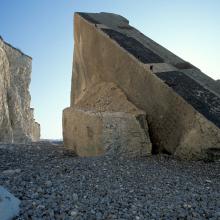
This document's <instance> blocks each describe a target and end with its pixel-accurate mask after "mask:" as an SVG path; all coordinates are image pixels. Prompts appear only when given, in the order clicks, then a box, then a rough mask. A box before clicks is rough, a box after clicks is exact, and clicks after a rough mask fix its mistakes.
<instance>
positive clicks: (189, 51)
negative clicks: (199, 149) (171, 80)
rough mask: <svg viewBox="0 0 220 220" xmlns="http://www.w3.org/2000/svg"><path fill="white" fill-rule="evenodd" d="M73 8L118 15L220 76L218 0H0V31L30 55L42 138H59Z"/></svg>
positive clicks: (67, 93) (65, 102) (66, 103)
mask: <svg viewBox="0 0 220 220" xmlns="http://www.w3.org/2000/svg"><path fill="white" fill-rule="evenodd" d="M75 11H86V12H103V11H105V12H114V13H118V14H121V15H123V16H125V17H126V18H128V19H129V20H130V23H131V25H133V26H135V27H136V28H137V29H139V30H140V31H141V32H143V33H144V34H145V35H147V36H148V37H150V38H152V39H153V40H155V41H156V42H158V43H160V44H161V45H163V46H165V47H166V48H168V49H169V50H171V51H172V52H174V53H175V54H177V55H178V56H180V57H182V58H183V59H185V60H187V61H189V62H191V63H192V64H194V65H195V66H197V67H199V68H200V69H201V70H202V71H203V72H205V73H206V74H208V75H209V76H211V77H212V78H214V79H218V78H220V70H219V63H220V0H182V1H181V0H0V35H1V36H2V37H3V38H4V40H5V41H7V42H9V43H10V44H12V45H13V46H15V47H18V48H19V49H21V50H22V51H23V52H25V53H26V54H28V55H30V56H32V57H33V72H32V82H31V88H30V91H31V96H32V106H33V107H34V108H35V117H36V119H37V121H38V122H39V123H40V124H41V133H42V138H62V110H63V109H64V108H65V107H68V106H69V100H70V88H71V85H70V84H71V75H72V55H73V13H74V12H75Z"/></svg>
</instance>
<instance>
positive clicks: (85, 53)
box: [63, 13, 220, 159]
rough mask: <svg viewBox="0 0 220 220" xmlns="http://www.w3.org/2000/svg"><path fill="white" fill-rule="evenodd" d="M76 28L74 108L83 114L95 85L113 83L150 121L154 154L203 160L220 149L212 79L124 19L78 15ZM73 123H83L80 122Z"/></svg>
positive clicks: (216, 88)
mask: <svg viewBox="0 0 220 220" xmlns="http://www.w3.org/2000/svg"><path fill="white" fill-rule="evenodd" d="M74 28H75V32H74V39H75V50H74V66H73V77H72V91H71V107H70V108H72V109H74V108H76V107H78V108H82V106H80V105H79V103H80V100H82V99H86V98H89V96H88V93H89V91H90V90H91V88H93V87H94V85H97V84H100V83H102V82H108V83H114V84H115V85H116V86H117V87H118V88H120V89H121V91H122V92H123V94H124V95H125V97H126V98H127V99H128V100H129V102H130V103H132V105H134V106H135V107H136V108H137V109H140V110H141V111H143V112H144V114H145V115H146V119H147V125H148V126H147V127H149V133H150V135H149V136H150V140H151V142H152V145H153V151H154V152H157V151H158V152H162V151H166V152H169V153H171V154H174V155H176V156H178V157H181V158H187V159H194V158H195V159H199V158H205V157H206V156H207V152H208V151H209V149H211V148H217V149H218V148H220V130H219V125H220V124H219V118H220V117H219V116H220V115H219V111H218V109H219V108H220V98H219V94H220V92H219V91H220V90H219V86H218V85H217V83H216V82H215V81H214V80H213V79H211V78H209V77H208V76H206V75H205V74H204V73H202V72H201V71H200V70H199V69H198V68H196V67H195V66H193V65H192V64H190V63H189V62H186V61H184V60H182V59H181V58H179V57H178V56H176V55H174V54H173V53H171V52H170V51H168V50H167V49H166V48H164V47H162V46H160V45H159V44H157V43H156V42H154V41H153V40H151V39H150V38H148V37H146V36H144V35H143V34H141V33H140V32H139V31H137V30H136V29H135V28H133V27H131V26H130V25H129V23H128V21H127V20H126V19H125V18H123V17H121V16H119V15H115V14H109V13H100V14H89V13H76V14H75V23H74ZM116 105H117V103H116ZM90 108H91V109H92V110H97V109H96V108H94V107H92V105H91V106H90ZM91 109H90V110H91ZM71 111H73V110H65V111H64V115H63V118H64V126H63V134H64V144H65V145H66V146H70V145H71V144H70V143H69V142H68V143H67V139H68V140H70V139H71V138H72V139H74V133H73V132H71V131H70V130H71V129H67V127H66V124H68V121H70V118H71V116H70V115H69V114H70V112H71ZM67 112H68V114H67ZM68 118H69V119H68ZM71 123H74V124H75V125H76V124H77V123H80V117H79V118H78V120H77V119H76V120H74V121H72V122H71ZM71 123H70V124H69V125H68V126H71ZM94 129H95V128H94ZM147 132H148V129H147ZM75 138H77V137H75ZM88 146H89V144H88ZM72 148H73V149H74V147H72ZM78 148H80V144H79V145H78ZM74 150H76V149H74Z"/></svg>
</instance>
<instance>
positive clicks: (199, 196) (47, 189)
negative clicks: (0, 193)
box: [0, 143, 220, 220]
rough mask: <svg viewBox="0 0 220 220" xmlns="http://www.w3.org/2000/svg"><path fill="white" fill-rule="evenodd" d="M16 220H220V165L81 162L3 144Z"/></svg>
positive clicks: (45, 147)
mask: <svg viewBox="0 0 220 220" xmlns="http://www.w3.org/2000/svg"><path fill="white" fill-rule="evenodd" d="M0 161H1V162H0V173H1V175H0V185H2V186H3V187H5V188H6V189H8V190H9V191H10V192H11V193H13V194H14V195H15V196H16V197H17V198H19V199H20V200H21V212H20V215H19V216H18V217H17V218H16V219H67V220H68V219H88V220H92V219H121V220H122V219H132V220H133V219H134V220H138V219H220V162H219V161H217V162H209V163H205V162H202V161H197V162H187V161H178V160H175V159H174V158H172V157H171V156H167V155H157V156H152V157H148V158H138V159H132V160H128V159H116V158H109V157H106V156H103V157H93V158H79V157H76V156H75V155H74V154H71V153H70V152H68V151H67V150H64V149H63V147H62V146H61V145H53V144H50V143H35V144H32V145H0Z"/></svg>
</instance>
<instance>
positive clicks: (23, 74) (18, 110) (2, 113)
mask: <svg viewBox="0 0 220 220" xmlns="http://www.w3.org/2000/svg"><path fill="white" fill-rule="evenodd" d="M31 65H32V59H31V57H29V56H27V55H25V54H23V53H22V52H21V51H19V50H18V49H16V48H14V47H12V46H11V45H9V44H7V43H6V42H4V41H3V39H2V38H0V142H14V143H25V142H29V141H37V140H39V138H40V125H39V124H38V123H37V122H35V120H34V116H33V109H31V108H30V100H31V97H30V93H29V85H30V80H31Z"/></svg>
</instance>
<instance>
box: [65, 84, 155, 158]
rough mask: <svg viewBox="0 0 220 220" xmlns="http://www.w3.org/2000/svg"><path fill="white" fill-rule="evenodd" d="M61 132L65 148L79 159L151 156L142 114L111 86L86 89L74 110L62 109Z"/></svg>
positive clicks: (104, 85)
mask: <svg viewBox="0 0 220 220" xmlns="http://www.w3.org/2000/svg"><path fill="white" fill-rule="evenodd" d="M63 129H64V133H63V135H64V143H65V145H66V146H67V147H68V148H70V149H74V151H75V152H76V153H77V154H78V155H80V156H96V155H102V154H108V155H112V156H125V157H138V156H146V155H149V154H151V150H152V146H151V142H150V138H149V135H148V125H147V121H146V114H145V112H143V111H141V110H139V109H137V108H136V107H135V106H134V105H133V104H132V103H130V102H129V101H128V100H127V98H126V96H125V95H124V93H123V92H122V91H121V90H120V89H119V88H118V87H117V86H116V85H115V84H114V83H104V82H103V83H100V84H97V85H93V86H92V87H91V88H87V89H86V90H85V93H84V95H83V97H81V99H80V100H79V101H78V103H77V104H76V105H74V107H70V108H67V109H65V110H64V114H63Z"/></svg>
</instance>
